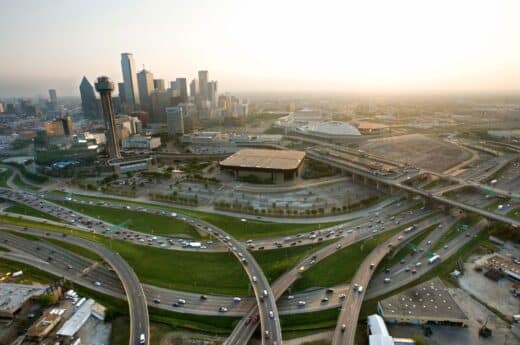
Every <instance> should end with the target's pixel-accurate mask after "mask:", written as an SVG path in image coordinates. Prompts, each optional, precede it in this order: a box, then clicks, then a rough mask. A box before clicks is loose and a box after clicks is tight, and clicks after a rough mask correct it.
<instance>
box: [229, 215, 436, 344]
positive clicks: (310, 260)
mask: <svg viewBox="0 0 520 345" xmlns="http://www.w3.org/2000/svg"><path fill="white" fill-rule="evenodd" d="M429 215H431V211H429V210H424V209H423V210H415V211H409V212H405V213H403V214H401V215H400V217H399V221H400V224H408V223H410V222H412V223H413V222H416V221H420V220H421V219H423V218H424V217H427V216H429ZM384 217H388V218H387V219H386V218H385V220H386V221H387V222H390V221H395V220H396V218H397V216H393V215H385V216H384ZM384 217H382V218H384ZM392 218H393V219H392ZM436 218H437V217H433V219H427V220H423V221H420V223H419V226H429V225H431V224H433V223H431V222H433V221H437V219H436ZM381 221H383V220H382V219H381ZM421 224H422V225H421ZM424 224H426V225H424ZM392 228H395V227H394V226H392V227H388V228H380V229H379V230H378V229H374V228H373V227H372V225H371V224H369V225H367V226H365V227H359V228H358V227H356V228H355V229H350V230H349V231H347V233H346V234H345V235H344V236H343V237H342V238H340V239H339V240H338V241H337V242H335V243H332V244H330V245H328V246H325V247H323V248H321V249H320V250H318V251H316V252H314V253H312V254H310V255H308V256H307V257H305V258H304V259H303V260H301V261H300V262H299V263H298V264H297V265H295V266H294V267H293V268H292V269H291V270H289V271H287V272H285V273H284V274H283V275H282V276H281V277H279V278H278V279H277V280H276V281H275V282H274V283H273V284H272V290H273V294H274V297H275V298H276V299H279V298H280V297H281V296H282V295H283V293H284V292H285V291H286V290H287V289H288V288H289V287H290V286H291V285H292V284H293V283H294V282H295V281H296V280H297V279H298V278H299V277H300V276H301V274H304V272H305V270H307V269H308V268H309V267H310V266H312V265H314V264H316V263H318V262H320V261H321V260H323V259H325V258H327V257H328V256H330V255H332V254H334V253H336V252H337V251H338V250H339V249H341V248H345V247H347V246H349V245H351V244H354V243H356V242H359V241H362V240H365V239H368V238H371V237H372V236H374V234H376V233H380V232H384V231H389V230H391V229H392ZM257 313H258V311H257V309H256V307H253V308H251V310H250V311H249V312H248V314H247V318H244V319H242V320H241V322H239V323H238V324H237V326H235V328H234V329H233V332H232V333H231V335H230V337H229V338H228V339H230V338H231V339H233V340H235V341H236V340H240V344H247V342H248V341H249V339H250V338H251V336H252V335H253V333H254V331H255V329H256V327H257V326H258V321H257V320H256V318H255V315H256V314H257ZM247 320H248V321H247ZM225 344H228V343H227V341H226V343H225ZM237 344H239V343H238V342H237Z"/></svg>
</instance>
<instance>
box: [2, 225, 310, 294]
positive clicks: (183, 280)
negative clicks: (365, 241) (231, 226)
mask: <svg viewBox="0 0 520 345" xmlns="http://www.w3.org/2000/svg"><path fill="white" fill-rule="evenodd" d="M0 221H4V222H5V223H11V224H15V225H18V226H26V227H34V228H40V229H42V230H46V231H56V232H60V233H64V234H73V235H75V236H80V237H83V238H85V239H88V240H92V241H95V242H98V243H101V244H103V245H105V246H106V247H108V248H111V249H112V250H114V251H115V252H117V253H119V254H120V255H121V257H123V258H124V259H125V260H126V261H127V262H128V263H129V264H130V266H132V267H133V269H134V270H135V272H136V274H137V276H138V277H139V279H140V280H141V281H142V282H143V283H147V284H152V285H157V286H161V287H165V288H170V289H176V290H182V291H193V292H200V293H208V294H211V293H216V294H226V295H242V296H245V295H248V294H249V288H248V285H249V281H248V278H247V275H246V273H245V271H244V269H243V267H242V266H241V264H240V263H239V262H238V260H237V259H236V258H235V257H234V256H233V255H232V254H231V253H227V252H226V253H211V252H204V251H198V252H192V251H178V250H167V249H161V248H153V247H147V246H143V245H137V244H133V243H129V242H126V241H122V240H110V239H109V238H107V237H105V236H101V235H94V234H91V233H88V232H84V231H76V230H73V231H72V232H71V230H70V229H69V228H66V227H63V226H58V225H53V224H43V223H38V222H34V221H30V220H25V219H18V218H13V217H6V216H0ZM60 242H61V241H60ZM69 247H70V246H69ZM67 249H72V251H74V250H73V249H74V248H72V247H70V248H67ZM314 250H317V247H316V246H315V245H308V246H302V247H290V248H281V249H274V250H268V251H263V252H258V253H255V256H256V257H257V259H258V262H259V264H260V265H261V267H262V269H263V270H264V272H265V274H266V276H268V277H269V279H271V280H275V279H276V278H277V277H278V276H280V275H281V274H282V273H283V272H285V270H286V269H288V268H291V267H293V266H294V265H295V264H296V263H297V262H298V261H299V260H301V258H303V257H304V256H306V255H308V253H310V252H312V251H314ZM78 254H80V253H78Z"/></svg>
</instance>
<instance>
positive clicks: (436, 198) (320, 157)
mask: <svg viewBox="0 0 520 345" xmlns="http://www.w3.org/2000/svg"><path fill="white" fill-rule="evenodd" d="M307 156H308V157H309V158H312V159H314V160H317V161H319V162H322V163H325V164H330V165H333V166H336V167H338V168H342V169H347V170H351V171H353V172H354V173H355V174H357V175H361V176H363V177H366V178H367V179H370V180H374V181H376V182H379V183H383V184H386V185H388V186H391V187H395V188H397V189H401V190H404V191H406V192H409V193H412V194H417V195H420V196H422V197H424V198H426V199H427V200H432V201H435V202H437V203H439V204H445V205H448V206H451V207H456V208H459V209H462V210H465V211H469V212H473V213H477V214H480V215H481V216H483V217H486V218H488V219H492V220H496V221H499V222H503V223H506V224H510V225H514V226H520V221H517V220H515V219H513V218H509V217H506V216H503V215H500V214H496V213H494V212H490V211H487V210H484V209H481V208H478V207H474V206H471V205H467V204H464V203H461V202H458V201H455V200H452V199H448V198H445V197H443V196H439V195H435V194H432V193H430V192H428V191H424V190H420V189H417V188H414V187H411V186H407V185H404V184H401V183H399V182H396V181H393V180H389V179H385V178H381V177H379V176H375V175H372V174H370V173H368V172H366V171H361V170H358V169H356V168H353V167H352V165H351V164H349V163H347V162H345V161H342V160H338V159H335V158H331V157H327V156H326V154H325V153H323V152H321V153H320V154H317V153H315V152H313V151H308V152H307Z"/></svg>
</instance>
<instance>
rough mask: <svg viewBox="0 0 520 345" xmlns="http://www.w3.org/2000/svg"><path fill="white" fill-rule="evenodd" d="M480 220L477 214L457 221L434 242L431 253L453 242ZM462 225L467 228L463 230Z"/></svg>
mask: <svg viewBox="0 0 520 345" xmlns="http://www.w3.org/2000/svg"><path fill="white" fill-rule="evenodd" d="M479 219H480V216H478V215H477V214H470V215H467V216H466V217H464V218H462V219H461V220H459V221H458V222H457V223H455V224H453V225H452V226H451V228H449V229H448V230H447V231H446V232H444V234H442V236H441V237H440V238H439V239H438V240H437V242H435V243H434V244H433V246H432V248H431V251H432V252H434V251H436V250H438V249H440V248H442V247H443V246H444V245H445V244H447V243H448V242H450V241H451V240H453V239H454V238H455V237H457V236H458V235H460V234H461V233H463V232H465V231H467V229H469V228H470V227H471V226H472V225H473V224H475V223H477V222H478V221H479ZM464 225H466V226H467V229H464V227H463V226H464Z"/></svg>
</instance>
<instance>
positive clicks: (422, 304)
mask: <svg viewBox="0 0 520 345" xmlns="http://www.w3.org/2000/svg"><path fill="white" fill-rule="evenodd" d="M377 310H378V313H379V314H380V315H381V316H382V317H383V318H384V319H385V321H387V322H390V323H409V324H414V325H422V324H427V323H434V324H447V325H457V326H466V325H467V323H468V321H469V320H468V317H467V316H466V314H465V313H464V312H463V311H462V309H461V308H460V307H459V305H458V304H457V302H456V301H455V300H454V299H453V297H452V296H451V295H450V293H449V292H448V289H447V288H446V286H444V284H443V283H442V281H441V280H440V279H439V278H434V279H432V280H429V281H427V282H424V283H422V284H420V285H417V286H414V287H412V288H410V289H408V290H406V291H403V292H401V293H399V294H397V295H394V296H391V297H389V298H387V299H384V300H382V301H379V302H378V304H377Z"/></svg>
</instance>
